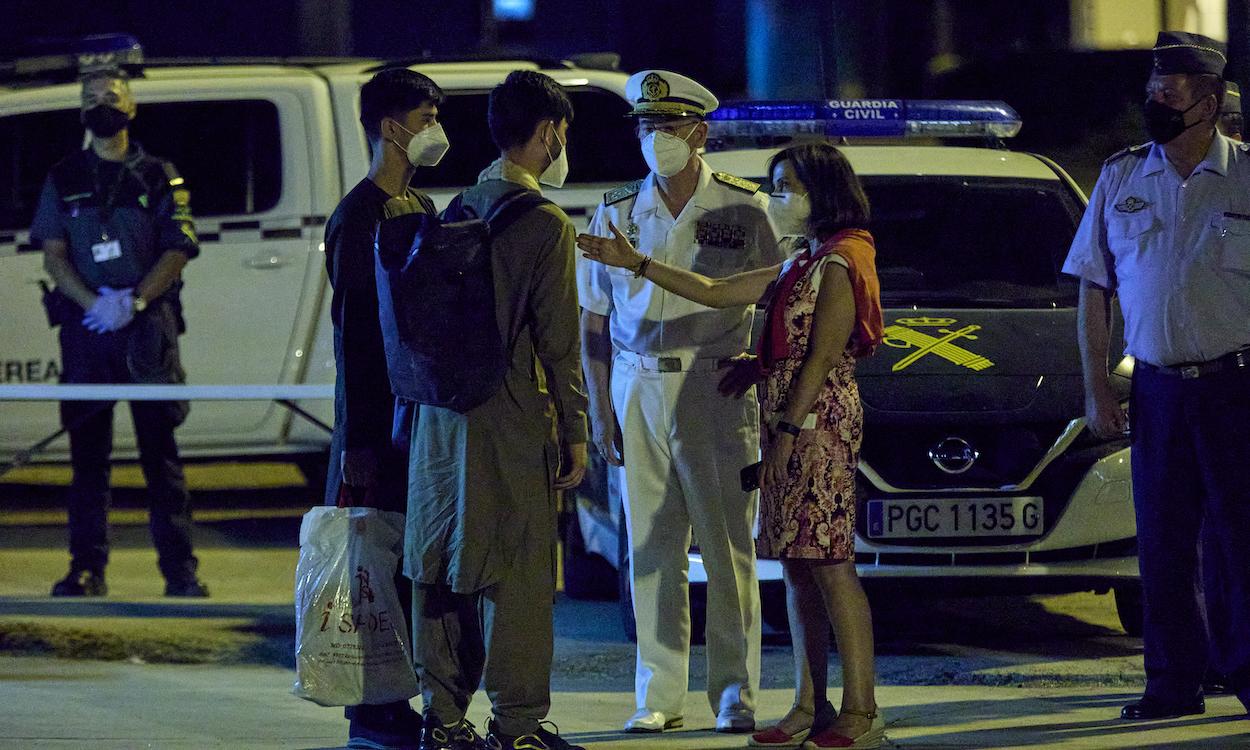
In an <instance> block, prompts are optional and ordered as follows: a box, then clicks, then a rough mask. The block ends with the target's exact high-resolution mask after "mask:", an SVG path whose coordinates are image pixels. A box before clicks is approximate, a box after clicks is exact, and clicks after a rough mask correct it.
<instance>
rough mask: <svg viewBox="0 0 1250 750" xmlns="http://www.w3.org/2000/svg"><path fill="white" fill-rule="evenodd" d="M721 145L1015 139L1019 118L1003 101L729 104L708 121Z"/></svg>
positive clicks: (860, 100) (855, 100)
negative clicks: (822, 140) (823, 140)
mask: <svg viewBox="0 0 1250 750" xmlns="http://www.w3.org/2000/svg"><path fill="white" fill-rule="evenodd" d="M707 119H708V122H709V127H710V129H711V132H710V134H709V137H710V138H711V139H712V140H713V141H716V142H721V143H725V142H729V143H732V142H740V141H744V140H747V141H755V142H757V143H759V142H765V141H769V140H773V141H776V142H780V141H786V140H794V139H796V138H797V139H802V138H812V137H818V138H842V137H847V138H905V137H930V138H1010V137H1012V136H1014V135H1015V134H1016V133H1019V132H1020V126H1021V121H1020V116H1019V115H1018V114H1016V111H1015V110H1014V109H1012V108H1011V107H1009V106H1007V105H1006V104H1004V103H1003V102H995V101H942V100H929V99H834V100H829V101H761V102H727V103H725V104H722V105H721V106H720V108H719V109H717V110H716V111H715V112H712V113H710V114H709V115H708V117H707Z"/></svg>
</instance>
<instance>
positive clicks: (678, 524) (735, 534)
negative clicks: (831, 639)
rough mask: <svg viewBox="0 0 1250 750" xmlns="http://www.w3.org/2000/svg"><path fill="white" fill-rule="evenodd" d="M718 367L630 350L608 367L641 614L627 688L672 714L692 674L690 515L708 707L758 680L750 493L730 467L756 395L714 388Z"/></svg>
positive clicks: (745, 694) (746, 702) (745, 702)
mask: <svg viewBox="0 0 1250 750" xmlns="http://www.w3.org/2000/svg"><path fill="white" fill-rule="evenodd" d="M699 362H703V360H699ZM722 374H723V371H720V372H718V371H715V370H712V369H711V368H708V369H707V370H705V371H700V372H656V371H654V370H648V369H645V367H644V366H643V365H642V364H641V363H640V362H639V361H638V358H637V357H636V356H635V355H631V354H628V353H622V354H620V355H618V356H617V358H616V361H615V363H614V365H613V368H612V403H613V406H614V407H615V409H616V416H617V419H618V421H619V422H620V425H621V431H622V433H623V435H622V436H623V442H624V460H625V466H624V469H623V474H624V476H623V477H622V481H621V487H622V499H623V501H624V507H625V520H626V526H627V528H628V532H629V543H630V549H631V557H630V575H631V582H632V587H633V598H634V602H633V604H634V616H635V619H636V620H637V623H638V662H637V668H636V672H635V683H634V686H635V687H634V690H635V699H636V701H637V707H638V708H640V709H642V708H646V709H649V710H652V711H662V712H664V713H665V714H667V715H669V716H681V715H683V711H684V703H685V697H686V689H687V684H688V681H689V666H690V597H689V587H688V578H687V576H688V570H689V559H688V557H687V552H688V551H689V546H690V539H691V538H690V535H691V529H692V527H693V531H694V538H695V540H696V541H697V543H698V545H699V550H700V552H701V553H702V556H703V563H704V566H705V568H706V569H707V576H708V584H707V632H706V636H707V675H708V677H707V682H708V684H707V692H708V701H709V703H710V704H711V707H712V711H713V713H716V712H718V711H719V710H720V709H721V708H723V707H730V706H739V707H743V708H747V709H750V710H754V709H755V696H756V695H757V694H758V692H759V678H760V600H759V583H758V581H757V579H756V573H755V544H754V539H753V529H754V525H755V517H756V510H757V504H758V493H756V492H749V493H748V492H743V491H742V488H741V484H740V481H739V476H738V475H739V472H740V471H741V469H742V468H743V467H744V466H748V465H750V464H752V463H755V462H756V461H758V460H759V407H758V404H757V402H756V399H755V396H754V394H753V393H749V394H747V395H746V396H744V397H742V398H741V399H735V398H733V397H725V396H722V395H720V393H719V392H718V391H717V389H716V387H717V383H718V382H719V381H720V378H721V376H722Z"/></svg>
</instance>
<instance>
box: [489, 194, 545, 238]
mask: <svg viewBox="0 0 1250 750" xmlns="http://www.w3.org/2000/svg"><path fill="white" fill-rule="evenodd" d="M548 203H551V201H549V200H548V199H546V198H544V197H542V195H540V194H538V193H536V192H534V191H533V190H530V189H529V188H520V189H518V190H513V191H512V192H510V193H507V194H505V195H503V196H500V198H499V199H498V200H497V201H495V203H494V205H492V206H491V207H490V210H488V211H487V212H486V216H484V217H483V219H482V220H483V221H485V222H486V225H487V226H488V227H490V233H491V236H492V237H496V236H498V235H500V234H502V233H503V232H504V230H506V229H507V228H508V227H510V226H512V224H513V222H515V221H516V220H517V219H519V218H521V217H522V216H524V215H525V214H527V213H529V212H530V211H531V210H532V209H535V208H538V207H539V206H542V205H545V204H548Z"/></svg>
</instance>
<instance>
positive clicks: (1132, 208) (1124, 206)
mask: <svg viewBox="0 0 1250 750" xmlns="http://www.w3.org/2000/svg"><path fill="white" fill-rule="evenodd" d="M1149 205H1150V204H1149V203H1147V202H1146V201H1144V200H1142V199H1141V198H1138V197H1137V196H1135V195H1130V196H1129V197H1127V198H1125V199H1124V202H1123V203H1117V204H1115V210H1117V211H1119V212H1120V213H1122V214H1135V213H1137V212H1138V211H1141V210H1142V209H1144V208H1146V207H1148V206H1149Z"/></svg>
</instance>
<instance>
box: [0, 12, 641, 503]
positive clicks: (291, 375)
mask: <svg viewBox="0 0 1250 750" xmlns="http://www.w3.org/2000/svg"><path fill="white" fill-rule="evenodd" d="M7 54H9V51H7V50H5V51H0V314H2V319H3V323H4V324H3V325H0V385H6V386H8V385H15V386H16V385H30V384H34V385H44V384H54V383H56V382H57V378H58V375H59V373H60V371H61V363H60V352H59V349H58V347H57V341H56V332H55V331H53V330H51V329H49V328H48V325H47V323H46V321H45V318H44V312H43V309H42V307H41V305H40V286H39V285H40V282H45V283H47V281H48V279H47V275H46V274H45V273H44V271H43V256H42V254H41V253H40V252H39V248H37V247H34V246H32V245H31V244H30V242H29V228H30V219H31V215H32V214H33V212H34V209H35V204H36V202H37V200H38V198H39V191H40V188H41V187H42V185H43V181H44V178H45V177H46V175H47V173H48V169H49V168H50V167H51V166H52V165H53V164H54V163H56V161H58V160H59V159H61V158H62V157H64V156H65V155H66V154H68V153H70V152H71V151H72V150H74V149H77V148H80V147H81V146H82V143H83V127H82V124H81V122H80V120H79V111H78V108H79V96H80V94H79V86H78V84H77V83H76V82H75V78H76V75H77V72H78V69H79V67H80V66H81V65H83V64H87V63H90V64H100V63H101V62H103V61H106V60H107V61H110V62H114V63H116V64H121V65H124V66H126V68H127V69H128V70H130V71H131V72H132V75H133V76H134V78H133V80H132V82H131V87H132V89H133V91H134V93H135V97H136V99H137V100H138V103H139V112H138V117H137V118H136V119H135V121H134V122H133V124H132V127H131V132H132V134H133V136H134V138H135V139H136V140H137V141H138V142H139V143H141V144H142V145H143V146H144V148H146V149H147V150H148V151H149V152H150V153H152V154H155V155H157V156H160V157H163V158H166V159H169V160H170V161H172V162H173V163H174V164H175V165H176V166H177V167H178V170H179V171H180V172H181V173H182V176H183V177H184V178H186V181H187V185H188V187H189V188H190V191H191V208H192V212H193V213H194V215H195V224H196V230H197V232H198V234H199V238H200V248H201V253H200V256H199V257H198V258H196V259H195V260H194V261H193V262H192V263H190V264H189V265H188V266H187V269H186V271H185V280H186V287H185V288H184V290H183V295H182V300H183V304H184V306H185V317H186V320H187V333H186V335H185V336H184V337H183V339H182V342H181V350H182V358H183V364H184V366H185V367H186V370H187V373H188V378H189V382H190V383H192V384H194V385H227V386H228V385H234V384H278V385H326V386H332V384H333V383H334V372H335V369H334V347H333V340H332V336H331V325H330V318H329V304H330V294H329V284H328V281H327V279H326V273H325V256H324V255H323V253H322V249H323V248H322V241H323V239H324V234H325V226H324V225H325V221H326V217H328V216H329V215H330V214H331V212H333V210H334V207H335V205H336V204H337V203H338V201H339V199H340V198H341V197H342V196H343V194H344V193H345V192H346V191H348V190H350V189H351V188H352V186H354V185H355V184H356V183H357V182H358V181H359V180H360V179H361V178H363V177H364V175H365V173H366V171H367V170H368V166H369V157H368V151H367V145H366V142H365V136H364V133H363V131H362V129H361V126H360V122H359V119H360V112H359V99H360V97H359V91H360V86H361V84H363V83H364V82H365V81H367V80H368V79H369V78H370V77H371V76H372V75H373V74H374V73H375V72H376V71H378V70H380V69H381V68H383V67H389V66H395V65H403V66H407V67H411V68H412V69H414V70H418V71H420V72H422V73H425V74H427V75H429V76H430V77H431V78H433V79H434V80H435V81H436V82H437V83H438V84H439V85H440V86H441V87H442V88H443V90H444V91H445V92H446V94H447V101H446V102H445V104H444V105H443V107H442V108H441V111H440V113H439V118H440V120H442V122H443V124H444V128H445V130H446V131H447V133H448V137H449V139H450V141H451V150H450V151H449V152H448V155H447V157H446V158H445V159H444V160H443V161H442V163H441V164H440V165H439V166H438V167H436V168H432V169H422V170H420V171H419V174H418V175H417V177H416V179H415V182H416V183H417V184H418V186H419V187H421V188H423V189H425V190H427V191H429V193H430V195H431V197H432V198H433V199H434V201H435V203H437V204H438V205H439V206H443V205H446V204H447V203H448V202H449V201H450V200H451V198H452V196H454V195H455V194H456V193H457V192H459V191H460V190H462V189H464V188H465V187H467V186H469V185H472V184H473V183H474V182H475V181H476V178H477V174H478V172H479V171H480V170H481V169H482V168H483V167H485V166H486V165H487V164H489V163H490V162H491V161H492V160H493V159H494V158H495V157H496V156H497V155H498V152H497V149H495V147H494V146H493V145H492V143H491V140H490V135H489V132H488V130H487V124H486V105H487V97H488V96H489V93H490V90H491V89H492V88H493V87H494V86H495V85H496V84H498V83H500V82H502V81H503V80H504V78H505V77H506V76H507V75H508V73H509V72H510V71H513V70H517V69H527V70H541V71H543V72H545V73H547V74H548V75H550V76H552V77H553V78H555V79H556V80H557V81H558V82H560V83H561V84H562V85H563V86H564V87H565V91H566V92H567V93H568V95H569V97H570V99H571V100H572V102H573V106H574V108H575V111H576V118H575V122H574V126H573V127H572V128H571V129H570V135H569V138H570V142H569V158H570V160H571V172H572V174H571V177H570V179H569V181H568V182H567V183H566V185H565V187H564V188H563V189H561V190H549V191H548V193H547V194H548V197H550V198H551V199H552V200H553V201H555V202H556V203H557V204H559V205H560V206H561V207H562V208H563V209H564V210H565V211H566V212H567V213H568V214H569V215H570V216H571V217H572V218H573V221H574V222H575V223H577V224H578V225H579V226H581V227H584V226H585V224H586V221H587V215H588V212H590V211H593V210H594V207H595V206H596V205H597V204H598V202H599V200H600V198H601V197H602V195H603V192H604V191H605V190H608V189H610V188H612V187H615V186H616V185H619V184H620V183H622V182H625V181H628V180H632V179H636V177H637V175H638V174H640V173H642V172H643V171H644V170H645V169H646V165H645V164H644V163H643V160H642V156H641V155H640V154H639V152H638V145H637V140H636V139H635V137H634V134H633V128H632V124H631V122H630V121H629V120H627V119H626V118H625V117H624V115H625V113H626V112H628V111H629V105H628V104H627V103H626V101H625V97H624V93H625V81H626V79H627V77H628V76H627V75H626V74H625V73H623V72H621V71H619V70H616V69H614V60H613V59H612V57H611V56H604V55H598V56H586V57H582V58H577V61H576V62H572V61H563V60H532V59H476V60H470V59H463V60H452V59H429V58H418V59H412V60H389V61H388V60H377V59H349V58H327V59H294V60H287V59H253V60H245V59H235V60H213V59H168V60H151V59H147V60H145V59H144V57H143V52H142V49H141V47H140V46H139V44H138V42H137V41H136V40H135V39H133V38H131V37H128V36H125V35H109V36H106V37H95V38H89V39H85V40H81V41H80V42H76V43H75V44H74V45H72V49H67V50H62V51H59V52H55V53H53V52H49V51H47V50H44V51H43V53H42V54H39V55H34V56H28V57H16V58H6V57H5V55H7ZM298 406H299V407H300V408H301V409H303V410H304V412H305V413H308V414H311V415H312V416H314V417H316V418H318V419H320V420H321V421H322V422H329V421H331V420H332V419H333V408H332V404H331V402H330V401H328V400H317V401H300V402H299V403H298ZM58 426H59V425H58V418H57V409H56V405H55V404H54V403H46V402H43V403H19V402H3V401H0V474H2V473H3V471H4V469H5V464H6V461H8V460H9V459H11V458H12V457H13V456H14V455H15V454H20V452H22V451H25V450H27V449H28V448H30V447H31V446H33V445H35V444H36V443H38V442H40V441H41V440H42V439H44V438H46V437H47V436H48V435H49V434H51V433H52V432H53V431H54V430H55V429H56V428H57V427H58ZM178 439H179V446H180V448H181V449H182V452H183V453H184V455H186V456H189V457H204V456H231V457H235V456H257V457H259V456H278V457H283V458H293V459H295V460H297V461H299V462H300V463H301V464H302V465H304V466H305V467H306V474H308V475H309V477H310V479H313V480H314V481H316V477H318V476H321V477H324V476H325V466H324V456H325V455H326V447H327V445H328V442H329V441H328V436H327V434H326V431H325V430H324V429H323V428H321V427H318V426H316V425H314V424H312V423H310V422H309V421H308V420H304V419H299V418H297V417H296V416H295V415H294V414H293V413H292V412H290V411H289V410H287V409H284V408H281V407H280V406H279V405H277V404H275V403H273V402H266V401H233V402H231V401H200V402H196V403H195V404H194V405H193V407H192V409H191V415H190V417H189V418H188V420H187V422H186V423H185V424H184V425H183V426H182V427H181V428H180V429H179V431H178ZM115 442H116V444H117V448H118V451H117V455H119V456H125V455H128V454H129V455H133V453H134V436H133V431H132V429H131V426H130V423H129V420H128V419H118V420H117V435H116V441H115ZM67 453H68V443H67V442H66V441H65V440H64V439H63V438H62V439H60V440H58V441H55V442H53V443H51V445H50V446H49V447H48V449H47V450H46V451H44V452H42V453H40V454H38V455H37V456H36V459H37V460H63V459H65V458H66V457H67Z"/></svg>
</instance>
